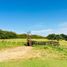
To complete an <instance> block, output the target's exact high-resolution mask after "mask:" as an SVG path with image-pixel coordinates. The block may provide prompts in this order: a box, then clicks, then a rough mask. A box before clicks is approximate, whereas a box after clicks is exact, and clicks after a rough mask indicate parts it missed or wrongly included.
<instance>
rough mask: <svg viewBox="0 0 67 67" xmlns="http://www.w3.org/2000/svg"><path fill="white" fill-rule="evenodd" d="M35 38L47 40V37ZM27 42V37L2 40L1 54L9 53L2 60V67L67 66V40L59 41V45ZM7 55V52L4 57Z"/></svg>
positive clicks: (0, 44) (0, 63) (0, 64)
mask: <svg viewBox="0 0 67 67" xmlns="http://www.w3.org/2000/svg"><path fill="white" fill-rule="evenodd" d="M34 40H36V41H47V40H46V39H34ZM25 42H26V39H7V40H0V48H1V49H4V50H0V54H1V53H2V54H6V53H8V55H9V59H6V60H5V61H3V62H0V67H67V41H64V40H62V41H59V42H60V46H59V47H52V46H44V45H42V46H41V45H37V46H36V45H34V46H33V47H26V46H24V43H25ZM5 44H6V45H5ZM4 45H5V46H4ZM18 46H19V47H18ZM13 47H14V48H13ZM5 48H6V49H5ZM15 53H16V54H15ZM2 54H1V55H2ZM6 56H7V54H6V55H4V56H3V57H6ZM12 56H13V57H12ZM0 57H1V56H0Z"/></svg>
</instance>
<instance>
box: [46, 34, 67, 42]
mask: <svg viewBox="0 0 67 67" xmlns="http://www.w3.org/2000/svg"><path fill="white" fill-rule="evenodd" d="M46 38H47V39H49V40H66V41H67V35H65V34H49V35H48V36H47V37H46Z"/></svg>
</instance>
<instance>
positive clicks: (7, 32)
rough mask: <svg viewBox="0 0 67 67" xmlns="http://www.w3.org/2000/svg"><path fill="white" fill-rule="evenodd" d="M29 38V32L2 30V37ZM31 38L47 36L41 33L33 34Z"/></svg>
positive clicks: (0, 31)
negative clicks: (20, 32) (40, 34)
mask: <svg viewBox="0 0 67 67" xmlns="http://www.w3.org/2000/svg"><path fill="white" fill-rule="evenodd" d="M13 38H27V34H17V33H15V32H12V31H4V30H0V39H13ZM31 38H36V39H37V38H38V39H39V38H45V37H43V36H39V35H31Z"/></svg>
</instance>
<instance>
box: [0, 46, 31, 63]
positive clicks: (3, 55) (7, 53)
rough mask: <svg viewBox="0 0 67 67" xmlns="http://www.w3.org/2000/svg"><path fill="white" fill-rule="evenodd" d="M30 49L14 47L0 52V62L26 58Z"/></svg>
mask: <svg viewBox="0 0 67 67" xmlns="http://www.w3.org/2000/svg"><path fill="white" fill-rule="evenodd" d="M31 50H32V47H28V46H27V47H26V46H23V47H16V48H10V49H6V50H3V51H0V62H2V61H5V60H10V59H20V58H26V57H27V55H29V53H30V51H31Z"/></svg>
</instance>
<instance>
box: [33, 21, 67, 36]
mask: <svg viewBox="0 0 67 67" xmlns="http://www.w3.org/2000/svg"><path fill="white" fill-rule="evenodd" d="M58 26H59V27H58V28H56V29H42V30H35V31H32V34H38V35H42V36H47V35H48V34H52V33H56V34H61V33H63V34H67V22H64V23H61V24H59V25H58Z"/></svg>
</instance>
